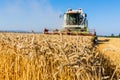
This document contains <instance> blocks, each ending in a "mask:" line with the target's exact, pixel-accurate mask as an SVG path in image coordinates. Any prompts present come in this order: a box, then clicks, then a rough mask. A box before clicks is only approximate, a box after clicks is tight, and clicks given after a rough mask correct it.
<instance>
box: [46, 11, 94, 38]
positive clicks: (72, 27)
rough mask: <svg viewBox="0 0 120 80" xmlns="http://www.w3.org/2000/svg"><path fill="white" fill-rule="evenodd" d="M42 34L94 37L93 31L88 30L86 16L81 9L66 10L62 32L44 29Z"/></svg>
mask: <svg viewBox="0 0 120 80" xmlns="http://www.w3.org/2000/svg"><path fill="white" fill-rule="evenodd" d="M44 34H65V35H85V36H96V32H95V30H94V29H93V30H89V29H88V20H87V14H86V13H84V12H83V10H82V9H78V10H72V9H68V10H67V11H66V12H65V14H64V23H63V26H62V30H58V29H55V30H52V31H51V30H49V29H46V28H45V29H44Z"/></svg>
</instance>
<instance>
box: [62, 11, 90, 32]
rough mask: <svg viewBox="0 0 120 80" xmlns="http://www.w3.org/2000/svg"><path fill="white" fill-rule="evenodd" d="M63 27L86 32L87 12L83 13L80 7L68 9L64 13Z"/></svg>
mask: <svg viewBox="0 0 120 80" xmlns="http://www.w3.org/2000/svg"><path fill="white" fill-rule="evenodd" d="M63 28H64V29H69V30H71V31H78V30H80V31H81V32H88V20H87V14H85V13H83V11H82V9H79V10H72V9H68V10H67V12H66V13H65V14H64V25H63Z"/></svg>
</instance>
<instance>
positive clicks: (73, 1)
mask: <svg viewBox="0 0 120 80" xmlns="http://www.w3.org/2000/svg"><path fill="white" fill-rule="evenodd" d="M68 8H71V9H79V8H82V9H83V11H84V12H85V13H87V15H88V16H87V18H88V22H89V24H88V27H89V28H90V29H96V31H97V34H98V35H111V34H112V33H113V34H116V35H117V34H119V33H120V0H0V30H20V31H32V30H34V31H36V32H42V31H43V29H44V28H49V29H55V28H58V29H61V28H62V25H63V18H59V15H63V14H64V13H65V12H66V10H67V9H68Z"/></svg>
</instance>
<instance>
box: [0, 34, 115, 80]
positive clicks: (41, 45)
mask: <svg viewBox="0 0 120 80" xmlns="http://www.w3.org/2000/svg"><path fill="white" fill-rule="evenodd" d="M102 61H103V57H102V55H101V54H100V52H99V51H98V50H97V47H95V46H94V45H93V37H88V36H86V37H84V36H70V35H69V36H68V35H44V34H27V33H26V34H25V33H0V80H102V79H103V75H104V72H103V69H104V65H103V62H102ZM104 61H105V60H104ZM106 68H107V67H106ZM113 72H114V71H113ZM113 72H112V73H113ZM112 73H111V74H110V77H111V76H113V75H112ZM109 79H110V78H109ZM112 79H113V77H112ZM112 79H111V80H112Z"/></svg>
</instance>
